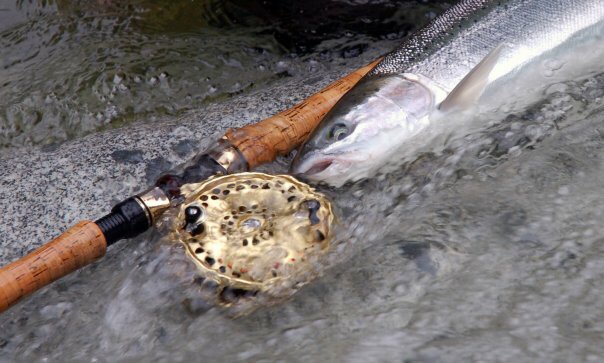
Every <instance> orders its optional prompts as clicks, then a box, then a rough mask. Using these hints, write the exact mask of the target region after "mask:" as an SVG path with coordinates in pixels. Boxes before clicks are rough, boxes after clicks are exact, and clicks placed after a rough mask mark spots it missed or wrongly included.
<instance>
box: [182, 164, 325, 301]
mask: <svg viewBox="0 0 604 363" xmlns="http://www.w3.org/2000/svg"><path fill="white" fill-rule="evenodd" d="M182 192H183V194H184V195H185V198H186V199H185V202H184V203H183V204H182V206H181V207H180V210H179V211H178V214H177V217H176V222H175V223H174V225H173V226H174V227H173V231H174V233H175V236H176V239H177V240H178V241H180V242H181V243H182V244H184V246H185V249H186V253H187V255H188V256H189V257H190V258H191V259H192V260H193V261H194V262H195V264H196V265H197V267H198V268H199V270H200V272H201V274H202V275H203V276H204V277H205V278H206V279H209V280H212V281H214V282H216V283H217V284H218V285H219V286H221V287H224V288H231V289H238V290H244V291H248V292H252V293H256V292H269V293H270V294H271V295H283V294H282V293H280V292H279V291H282V292H283V288H285V289H286V290H291V289H297V288H299V287H300V286H302V285H304V284H305V283H307V282H309V281H310V280H312V279H313V278H314V277H315V276H316V274H317V273H316V271H318V268H317V267H318V264H320V261H319V260H320V258H321V256H323V255H324V254H325V253H326V252H327V251H328V249H329V247H330V237H331V236H330V228H331V225H332V223H333V221H334V216H333V212H332V207H331V204H330V203H329V201H328V200H327V199H326V198H325V196H323V195H322V194H319V193H317V192H315V191H314V190H313V189H312V188H311V187H310V186H308V185H306V184H304V183H301V182H299V181H297V180H296V179H295V178H293V177H291V176H288V175H277V176H273V175H267V174H262V173H241V174H231V175H226V176H220V177H214V178H211V179H208V180H206V181H204V182H202V183H198V184H190V185H187V186H185V187H183V190H182Z"/></svg>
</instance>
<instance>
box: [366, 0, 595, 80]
mask: <svg viewBox="0 0 604 363" xmlns="http://www.w3.org/2000/svg"><path fill="white" fill-rule="evenodd" d="M603 19H604V0H507V1H505V0H464V1H461V2H459V3H458V4H456V5H455V6H453V7H451V8H450V9H449V10H447V11H446V12H444V13H443V14H442V15H440V16H438V17H437V18H435V19H434V20H433V21H432V22H430V23H429V24H428V25H427V26H426V27H424V28H423V29H421V30H420V31H418V32H417V33H415V34H414V35H412V36H411V37H410V38H409V39H407V40H406V41H405V42H403V44H401V46H400V47H398V48H397V49H395V50H394V51H393V52H391V53H389V54H388V55H387V56H386V57H385V58H384V60H383V61H382V62H380V63H379V64H378V65H377V66H376V67H375V68H374V70H373V71H371V72H370V73H369V75H373V76H380V75H386V74H393V73H403V72H411V73H419V74H422V75H424V76H427V77H429V78H431V79H432V80H433V81H435V82H437V83H438V84H440V85H441V86H443V87H444V88H446V89H449V90H450V89H452V88H453V87H454V86H455V85H456V84H457V83H458V82H459V81H460V80H461V79H462V78H463V77H464V76H465V75H466V74H467V73H468V72H469V71H470V70H471V69H472V68H473V67H474V66H475V65H476V64H478V62H480V60H482V59H483V58H484V57H485V56H486V55H487V54H488V53H489V52H490V51H491V50H492V49H494V48H495V47H496V46H497V45H499V44H503V45H505V48H504V50H503V51H502V54H501V59H500V60H499V61H498V63H499V64H498V66H499V67H500V68H502V70H500V72H499V73H500V74H499V76H501V75H503V74H504V73H505V71H511V70H512V69H514V67H516V66H519V65H521V64H523V63H526V62H528V61H530V60H531V59H533V58H535V57H536V56H538V55H539V54H542V53H543V52H546V51H548V50H550V49H553V48H554V47H556V46H558V45H560V44H561V43H562V42H563V41H564V40H565V39H567V38H568V37H569V36H571V35H572V34H574V33H575V32H578V31H581V30H583V29H586V28H588V27H589V26H590V25H593V24H596V23H599V22H602V21H603ZM595 31H599V30H594V32H595Z"/></svg>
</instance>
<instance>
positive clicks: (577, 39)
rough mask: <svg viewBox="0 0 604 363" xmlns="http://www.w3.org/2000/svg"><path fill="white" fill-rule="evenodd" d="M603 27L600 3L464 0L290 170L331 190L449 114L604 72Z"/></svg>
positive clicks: (414, 143)
mask: <svg viewBox="0 0 604 363" xmlns="http://www.w3.org/2000/svg"><path fill="white" fill-rule="evenodd" d="M603 29H604V1H603V0H463V1H461V2H459V3H458V4H457V5H455V6H453V7H451V8H450V9H448V10H447V11H446V12H444V13H443V14H442V15H441V16H439V17H437V18H435V19H434V20H433V21H432V22H430V23H429V24H428V25H427V26H426V27H424V28H422V29H421V30H419V31H418V32H417V33H415V34H413V35H412V36H411V37H410V38H408V39H407V40H406V41H405V42H404V43H403V44H402V45H401V46H400V47H399V48H397V49H395V50H394V51H393V52H391V53H389V54H388V55H387V56H386V57H385V58H384V59H383V61H382V62H380V63H379V64H378V65H377V66H376V67H375V68H374V69H373V70H372V71H371V72H370V73H368V74H367V76H365V77H364V78H363V79H362V80H361V81H360V82H359V83H358V84H357V85H356V86H355V87H354V88H353V89H352V90H350V91H349V92H348V93H347V94H346V95H345V96H344V97H342V99H341V100H340V101H339V102H338V103H337V104H336V106H335V107H334V108H333V109H332V110H331V111H330V112H329V113H328V114H327V115H326V116H325V118H324V119H323V120H322V121H321V123H320V124H319V126H318V127H317V128H316V129H315V131H314V132H313V133H312V134H311V135H310V137H309V139H308V140H307V142H306V143H305V145H304V146H303V147H302V148H301V149H300V150H299V152H298V155H297V156H296V158H295V159H294V161H293V164H292V170H291V171H292V172H293V173H294V174H298V175H300V174H301V175H302V176H304V177H305V178H307V179H310V180H314V181H323V182H326V183H328V184H331V185H335V186H340V185H342V184H344V183H345V182H347V181H354V180H359V179H362V178H366V177H369V176H371V175H373V174H374V173H375V172H376V171H378V169H380V168H381V167H382V166H383V165H384V164H387V163H388V162H391V161H392V159H393V158H394V157H395V156H396V157H398V158H401V157H404V156H405V155H411V154H413V151H414V150H415V149H416V148H417V147H418V145H419V144H421V143H422V142H423V143H425V142H426V140H427V138H424V137H423V136H422V135H425V134H426V133H428V132H429V133H432V134H434V133H435V132H436V133H438V131H435V130H438V128H439V127H442V126H443V125H447V122H448V121H449V118H450V117H449V116H450V115H451V114H452V113H455V112H463V111H464V110H468V109H471V108H472V107H475V105H476V104H478V105H487V104H488V105H490V106H492V108H493V109H496V108H501V106H502V105H503V104H504V103H508V104H511V105H515V106H518V107H519V105H522V104H525V103H526V102H528V100H529V99H531V97H534V96H535V95H537V94H540V92H543V90H544V89H545V86H546V85H549V84H552V83H555V82H559V81H561V80H562V79H571V78H569V77H575V76H579V75H582V74H585V72H586V67H589V66H591V67H592V68H593V67H594V64H595V65H596V66H597V67H599V69H600V71H602V70H603V69H604V65H600V59H602V58H600V57H601V56H602V55H604V40H603V37H604V31H603ZM564 77H566V78H564ZM504 91H507V92H504ZM477 101H480V102H477ZM401 155H402V156H401Z"/></svg>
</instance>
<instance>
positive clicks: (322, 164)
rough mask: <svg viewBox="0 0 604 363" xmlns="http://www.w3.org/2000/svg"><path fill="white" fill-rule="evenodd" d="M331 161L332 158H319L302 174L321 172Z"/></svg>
mask: <svg viewBox="0 0 604 363" xmlns="http://www.w3.org/2000/svg"><path fill="white" fill-rule="evenodd" d="M332 163H333V159H326V160H321V161H319V162H317V163H315V164H314V165H313V166H311V167H310V168H309V169H308V170H306V171H305V172H304V173H303V174H304V175H313V174H318V173H320V172H322V171H323V170H325V169H327V168H329V166H330V165H331V164H332Z"/></svg>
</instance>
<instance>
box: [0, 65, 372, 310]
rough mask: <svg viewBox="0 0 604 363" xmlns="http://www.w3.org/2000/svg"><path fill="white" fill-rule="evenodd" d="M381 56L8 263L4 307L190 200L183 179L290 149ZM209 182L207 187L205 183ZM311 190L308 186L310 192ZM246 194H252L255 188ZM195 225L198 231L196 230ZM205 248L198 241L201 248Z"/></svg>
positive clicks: (315, 217) (192, 213) (192, 210)
mask: <svg viewBox="0 0 604 363" xmlns="http://www.w3.org/2000/svg"><path fill="white" fill-rule="evenodd" d="M380 60H381V59H378V60H376V61H374V62H372V63H370V64H368V65H367V66H364V67H362V68H360V69H358V70H356V71H354V72H352V73H350V74H348V75H347V76H345V77H343V78H341V79H339V80H337V81H335V82H333V83H331V84H329V85H328V86H327V87H325V88H324V89H322V90H321V91H319V92H318V93H316V94H313V95H312V96H310V97H309V98H307V99H306V100H304V101H302V102H301V103H299V104H297V105H295V106H293V107H292V108H290V109H287V110H285V111H282V112H280V113H278V114H276V115H274V116H272V117H269V118H267V119H264V120H262V121H260V122H258V123H256V124H250V125H247V126H244V127H241V128H239V129H229V130H227V132H226V133H225V135H224V136H223V137H222V138H221V139H219V140H218V142H217V143H216V145H215V146H214V147H212V148H211V149H210V150H208V151H206V152H204V153H202V154H201V155H199V156H197V157H196V158H195V159H194V160H193V162H192V163H190V164H189V166H187V167H186V168H184V170H183V171H182V172H181V173H179V174H171V173H168V174H165V175H163V176H161V177H160V178H159V179H158V180H157V182H156V183H155V185H154V186H153V187H151V188H150V189H148V190H146V191H144V192H142V193H139V194H137V195H134V196H132V197H129V198H127V199H125V200H123V201H122V202H120V203H118V204H116V205H115V206H114V207H113V208H112V209H111V212H110V213H109V214H107V215H105V216H103V217H102V218H100V219H98V220H96V221H90V220H85V221H81V222H79V223H77V224H76V225H74V226H73V227H71V228H69V229H68V230H67V231H65V232H64V233H63V234H61V235H60V236H58V237H56V238H55V239H53V240H52V241H50V242H48V243H46V244H45V245H43V246H42V247H40V248H38V249H36V250H35V251H33V252H31V253H30V254H28V255H26V256H24V257H22V258H21V259H19V260H17V261H15V262H12V263H10V264H8V265H6V266H4V267H2V268H1V269H0V312H2V311H4V310H6V309H8V308H9V307H11V306H12V305H14V304H16V303H17V302H18V301H19V300H20V299H22V298H23V297H25V296H27V295H29V294H31V293H33V292H34V291H36V290H38V289H40V288H42V287H44V286H46V285H48V284H50V283H51V282H53V281H55V280H57V279H59V278H61V277H63V276H65V275H67V274H69V273H71V272H74V271H75V270H77V269H79V268H82V267H84V266H86V265H88V264H90V263H92V262H94V261H96V260H97V259H99V258H101V257H102V256H104V255H105V252H106V250H107V247H109V246H111V245H112V244H114V243H116V242H117V241H120V240H122V239H128V238H133V237H136V236H138V235H140V234H141V233H143V232H145V231H146V230H148V229H149V228H151V227H152V226H153V225H154V224H155V223H156V222H157V221H158V219H159V217H160V216H161V215H162V214H164V212H166V211H167V210H168V209H170V208H171V207H175V206H178V205H180V204H182V203H185V202H186V201H187V199H186V198H185V196H186V195H185V194H184V193H183V187H184V186H186V185H191V184H192V183H199V182H202V181H205V180H207V179H208V178H210V177H212V176H216V175H224V176H226V175H228V174H232V173H239V172H245V171H248V170H251V169H254V168H255V167H257V166H259V165H261V164H264V163H268V162H271V161H273V160H275V158H276V157H277V156H280V155H286V154H287V153H289V152H291V151H292V150H294V149H295V148H296V147H298V146H299V145H300V144H301V143H302V142H304V140H305V139H306V138H307V136H308V135H309V134H310V133H311V132H312V131H313V129H314V128H315V127H316V125H317V124H318V123H319V122H320V121H321V119H322V118H323V116H324V115H325V114H326V113H327V111H329V110H330V109H331V108H332V107H333V106H334V105H335V103H336V102H337V101H338V100H339V99H340V98H341V97H342V96H343V95H344V94H345V93H346V92H347V91H348V90H350V89H351V88H352V87H353V86H354V85H355V84H356V83H357V82H358V81H359V80H360V79H361V78H362V77H363V76H364V75H365V74H367V73H368V72H369V71H370V70H371V69H373V67H375V65H377V63H378V62H379V61H380ZM251 178H252V179H253V178H256V179H258V180H259V182H262V183H263V184H262V185H263V187H262V188H261V189H269V188H270V185H272V186H273V187H274V188H277V187H283V185H284V184H285V185H287V186H288V193H289V194H286V193H285V192H286V191H285V190H283V191H282V193H283V195H286V196H287V198H286V202H290V201H291V200H293V199H292V198H297V197H298V196H297V195H296V194H295V193H296V191H299V190H303V189H304V186H301V185H299V184H298V182H297V181H295V180H293V178H291V180H290V179H288V178H285V179H283V178H281V179H280V180H272V179H271V178H270V176H267V175H252V176H251ZM219 179H220V178H219ZM254 180H255V179H254ZM227 181H228V180H227ZM246 183H248V184H249V185H252V187H253V186H254V185H255V184H251V182H249V181H246ZM202 184H203V183H202ZM214 184H215V183H214ZM231 185H232V186H233V188H236V190H237V191H240V189H243V188H245V185H243V184H242V185H238V184H236V183H233V182H229V183H227V184H226V187H225V188H227V189H228V188H230V186H231ZM203 186H204V187H207V183H205V184H203ZM266 186H269V187H268V188H266ZM184 189H186V188H184ZM202 189H203V188H202ZM212 190H214V191H215V190H216V187H215V186H214V187H213V189H212ZM265 192H266V191H265ZM223 193H224V194H227V190H226V189H225V190H224V191H223ZM309 193H310V194H312V193H311V192H310V191H308V192H307V194H309ZM290 194H291V195H290ZM310 194H309V195H310ZM232 195H235V193H232ZM243 195H246V197H248V199H249V195H250V194H249V193H247V194H243ZM204 197H206V198H207V196H206V195H205V194H204V195H202V196H201V198H204ZM317 198H320V196H318V197H317ZM214 199H218V197H217V196H212V198H211V200H214ZM305 203H306V204H305V208H307V209H306V210H307V211H308V216H309V219H310V224H313V225H314V224H320V223H319V222H318V221H319V217H320V216H322V218H323V219H326V218H328V216H326V215H321V214H319V210H318V208H320V207H321V206H323V205H325V203H324V202H321V203H319V202H318V201H317V200H315V199H312V200H310V201H308V202H305ZM204 204H207V203H204ZM254 206H255V205H254ZM252 207H253V206H252ZM240 208H242V207H241V206H240ZM329 208H330V207H329ZM329 208H328V210H329ZM324 209H325V208H324ZM329 211H330V210H329ZM184 213H185V215H184V216H183V218H184V220H186V221H187V223H189V222H191V221H196V220H198V219H199V217H200V213H201V210H200V209H199V208H198V207H197V205H192V206H189V207H187V208H186V209H185V210H184ZM224 218H227V217H224ZM233 218H234V219H235V218H238V216H237V211H234V213H233ZM248 222H249V223H248ZM246 223H247V224H248V225H252V226H253V225H254V223H256V220H255V219H248V220H246ZM225 225H226V224H225ZM196 226H197V227H195V228H199V224H196ZM244 227H246V228H247V227H248V226H247V225H246V226H244ZM313 231H314V232H315V234H316V236H318V237H317V238H318V240H320V241H322V240H324V239H325V236H324V234H325V231H322V230H320V229H314V230H313ZM190 232H191V234H195V232H196V231H195V230H193V231H190ZM263 232H266V233H267V234H269V235H270V237H272V236H273V233H274V232H273V231H268V230H266V231H263ZM223 234H225V233H223ZM263 237H264V235H263ZM267 238H268V237H267ZM252 243H253V244H255V243H256V239H255V238H254V239H252V240H251V241H250V244H252ZM244 245H245V242H244ZM199 249H200V248H199V247H197V248H196V250H197V251H198V252H199ZM210 259H213V258H212V257H209V256H206V257H205V261H206V262H207V261H210V262H212V260H210ZM206 264H207V263H206ZM212 264H213V263H212ZM212 264H210V265H212ZM223 268H224V266H220V267H219V269H223ZM229 268H230V267H229ZM221 271H222V270H221ZM244 272H245V271H244V269H243V268H242V269H240V271H239V272H233V274H234V276H235V277H239V275H240V274H241V273H244ZM273 274H274V272H273Z"/></svg>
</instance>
